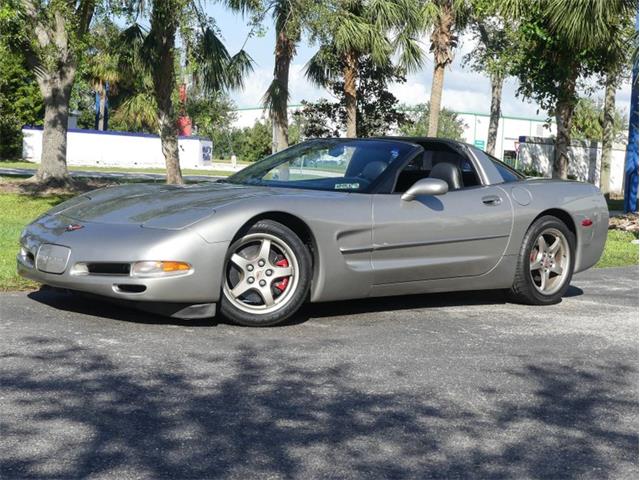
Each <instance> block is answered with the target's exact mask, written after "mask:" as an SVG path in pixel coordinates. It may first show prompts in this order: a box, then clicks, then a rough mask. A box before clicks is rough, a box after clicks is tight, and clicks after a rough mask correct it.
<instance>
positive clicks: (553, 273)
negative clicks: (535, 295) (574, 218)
mask: <svg viewBox="0 0 640 480" xmlns="http://www.w3.org/2000/svg"><path fill="white" fill-rule="evenodd" d="M569 255H570V253H569V242H568V241H567V239H566V237H565V236H564V235H563V234H562V232H560V231H559V230H557V229H555V228H548V229H546V230H544V231H543V232H542V233H541V234H540V236H539V237H538V239H537V240H536V242H535V244H534V246H533V248H532V249H531V253H530V254H529V269H530V271H531V280H532V281H533V285H534V286H535V288H536V289H537V290H538V291H539V292H540V293H542V294H544V295H552V294H554V293H555V292H557V291H558V290H559V289H560V288H562V286H563V285H564V280H565V278H566V277H567V275H568V273H569V269H568V265H569Z"/></svg>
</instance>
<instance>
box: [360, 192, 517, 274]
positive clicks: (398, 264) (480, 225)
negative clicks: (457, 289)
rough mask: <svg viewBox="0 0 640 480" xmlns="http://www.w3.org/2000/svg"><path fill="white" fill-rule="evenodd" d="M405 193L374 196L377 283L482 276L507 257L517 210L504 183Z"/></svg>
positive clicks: (374, 268)
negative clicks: (404, 195) (410, 195)
mask: <svg viewBox="0 0 640 480" xmlns="http://www.w3.org/2000/svg"><path fill="white" fill-rule="evenodd" d="M400 196H401V195H400V194H399V193H393V194H376V195H374V198H373V208H372V209H373V253H372V263H373V271H374V280H373V283H374V285H383V284H391V283H399V282H412V281H420V280H434V279H444V278H452V277H464V276H473V275H481V274H483V273H486V272H488V271H489V270H491V269H492V268H493V267H494V266H495V265H496V264H497V263H498V261H499V260H500V258H501V257H502V255H503V252H504V251H505V249H506V246H507V242H508V240H509V235H510V232H511V226H512V209H511V204H510V200H509V198H508V196H507V195H506V194H505V192H504V191H503V190H502V189H501V188H500V187H499V186H495V185H491V186H474V187H469V188H463V189H460V190H454V191H449V192H448V193H446V194H444V195H438V196H418V197H416V199H415V200H413V201H404V200H402V199H401V198H400Z"/></svg>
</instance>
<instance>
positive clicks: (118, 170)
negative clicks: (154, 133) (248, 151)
mask: <svg viewBox="0 0 640 480" xmlns="http://www.w3.org/2000/svg"><path fill="white" fill-rule="evenodd" d="M0 168H26V169H29V170H34V171H35V170H36V169H37V168H38V164H36V163H32V162H6V161H1V162H0ZM69 170H71V171H76V172H77V171H83V172H104V173H161V174H164V173H166V170H165V169H164V168H136V167H131V168H121V167H82V166H80V167H78V166H70V167H69ZM232 173H233V172H227V171H225V170H204V169H202V170H199V169H194V168H187V169H183V170H182V174H183V175H211V176H214V177H228V176H229V175H231V174H232Z"/></svg>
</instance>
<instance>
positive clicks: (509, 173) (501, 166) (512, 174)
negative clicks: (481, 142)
mask: <svg viewBox="0 0 640 480" xmlns="http://www.w3.org/2000/svg"><path fill="white" fill-rule="evenodd" d="M471 148H473V151H474V153H475V154H476V155H477V156H479V157H483V158H484V159H489V160H490V161H491V163H493V165H494V166H495V167H496V169H497V170H498V173H499V174H500V176H501V177H502V180H504V182H505V183H510V182H517V181H519V180H522V179H523V178H524V177H523V176H522V175H520V174H519V173H518V172H517V171H516V170H514V169H513V168H511V167H510V166H509V165H507V164H506V163H504V162H501V161H500V160H498V159H497V158H495V157H492V156H491V155H489V154H488V153H485V152H483V151H482V150H480V149H479V148H476V147H471Z"/></svg>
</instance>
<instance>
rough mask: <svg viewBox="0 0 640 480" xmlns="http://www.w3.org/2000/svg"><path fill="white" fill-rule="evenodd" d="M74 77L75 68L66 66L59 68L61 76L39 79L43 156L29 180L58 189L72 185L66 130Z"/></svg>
mask: <svg viewBox="0 0 640 480" xmlns="http://www.w3.org/2000/svg"><path fill="white" fill-rule="evenodd" d="M74 77H75V68H74V67H73V66H70V65H67V66H66V67H64V68H62V69H61V74H54V75H46V74H45V75H44V76H41V77H39V78H38V85H39V87H40V92H41V93H42V97H43V99H44V128H43V131H42V157H41V161H40V165H39V166H38V171H37V172H36V174H35V175H34V176H33V177H32V179H31V181H35V182H38V183H46V184H48V185H51V186H60V187H64V186H69V185H70V184H71V183H72V182H71V179H70V177H69V172H68V170H67V129H68V121H69V100H70V99H71V87H72V86H73V80H74Z"/></svg>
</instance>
